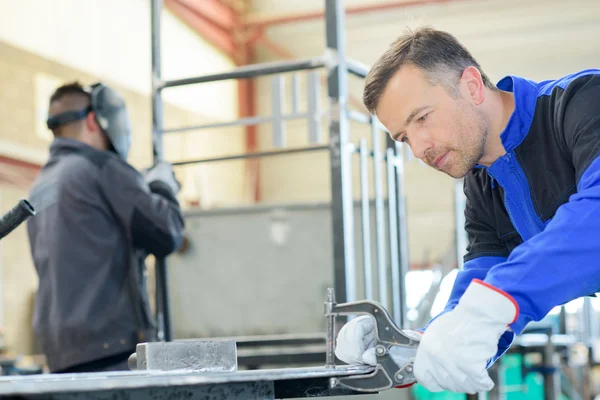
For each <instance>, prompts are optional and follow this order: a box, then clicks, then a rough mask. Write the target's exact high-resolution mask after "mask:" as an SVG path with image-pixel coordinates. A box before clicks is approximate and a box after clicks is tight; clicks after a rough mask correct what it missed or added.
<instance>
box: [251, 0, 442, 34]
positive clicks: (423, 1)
mask: <svg viewBox="0 0 600 400" xmlns="http://www.w3.org/2000/svg"><path fill="white" fill-rule="evenodd" d="M450 1H452V0H407V1H392V2H386V3H378V4H369V5H363V6H355V7H348V8H346V15H353V14H364V13H369V12H376V11H386V10H392V9H397V8H406V7H414V6H422V5H427V4H439V3H448V2H450ZM323 18H325V11H323V10H318V11H310V12H305V13H297V14H286V15H272V16H266V17H265V16H258V15H256V16H252V15H248V16H247V18H246V26H248V27H260V28H266V27H270V26H274V25H283V24H289V23H295V22H304V21H312V20H317V19H323Z"/></svg>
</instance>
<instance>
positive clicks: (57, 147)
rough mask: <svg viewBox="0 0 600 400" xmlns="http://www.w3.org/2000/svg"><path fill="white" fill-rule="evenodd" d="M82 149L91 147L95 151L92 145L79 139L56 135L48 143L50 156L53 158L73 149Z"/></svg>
mask: <svg viewBox="0 0 600 400" xmlns="http://www.w3.org/2000/svg"><path fill="white" fill-rule="evenodd" d="M84 149H88V150H89V149H92V150H94V151H97V150H95V149H94V148H93V147H91V146H89V145H87V144H85V143H83V142H80V141H79V140H75V139H66V138H61V137H57V138H55V139H54V140H53V141H52V144H51V145H50V157H51V158H54V157H58V156H60V155H62V154H68V153H72V152H74V151H78V150H84Z"/></svg>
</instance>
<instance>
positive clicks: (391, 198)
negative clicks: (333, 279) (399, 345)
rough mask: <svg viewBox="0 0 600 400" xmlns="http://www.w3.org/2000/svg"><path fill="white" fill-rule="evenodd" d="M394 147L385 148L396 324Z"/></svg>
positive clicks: (397, 275) (398, 300) (398, 298)
mask: <svg viewBox="0 0 600 400" xmlns="http://www.w3.org/2000/svg"><path fill="white" fill-rule="evenodd" d="M394 161H395V155H394V149H393V148H391V147H388V148H387V149H386V166H387V192H388V225H389V228H388V229H389V231H388V232H389V236H390V237H389V241H390V268H391V270H392V312H391V314H392V318H393V319H394V322H395V323H396V325H400V319H401V316H402V314H401V304H400V303H401V295H402V294H401V293H400V265H399V262H398V217H397V213H396V211H397V208H396V207H397V205H396V171H395V169H396V168H395V166H394Z"/></svg>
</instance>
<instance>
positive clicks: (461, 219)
mask: <svg viewBox="0 0 600 400" xmlns="http://www.w3.org/2000/svg"><path fill="white" fill-rule="evenodd" d="M465 205H466V197H465V195H464V193H463V180H462V179H460V180H457V181H456V183H455V184H454V219H455V225H456V226H455V228H456V231H455V236H456V262H457V267H458V269H459V270H462V268H463V264H464V261H463V257H464V255H465V252H466V251H467V244H468V237H467V231H466V230H465Z"/></svg>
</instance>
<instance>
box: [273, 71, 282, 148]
mask: <svg viewBox="0 0 600 400" xmlns="http://www.w3.org/2000/svg"><path fill="white" fill-rule="evenodd" d="M284 100H285V82H284V80H283V75H277V76H274V77H273V78H271V113H272V116H273V120H272V122H271V126H272V135H273V136H272V138H273V139H272V140H273V147H284V146H285V123H284V121H283V111H284V110H283V102H284Z"/></svg>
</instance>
